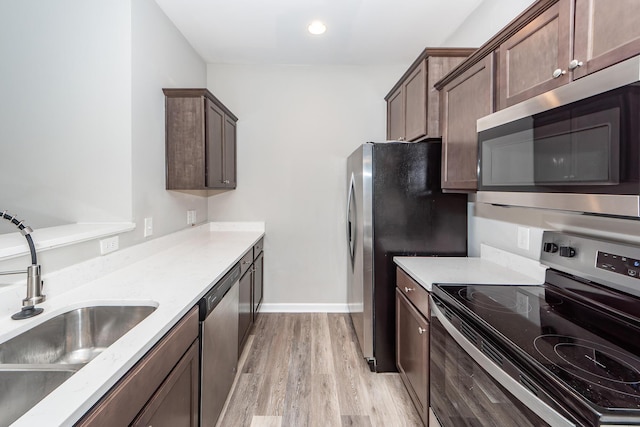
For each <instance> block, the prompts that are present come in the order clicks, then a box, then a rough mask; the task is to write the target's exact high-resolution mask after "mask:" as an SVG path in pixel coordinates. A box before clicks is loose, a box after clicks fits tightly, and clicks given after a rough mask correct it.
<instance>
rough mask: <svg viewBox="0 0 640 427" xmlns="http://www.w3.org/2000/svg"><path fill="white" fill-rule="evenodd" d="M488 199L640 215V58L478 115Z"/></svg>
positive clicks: (483, 197)
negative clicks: (517, 102)
mask: <svg viewBox="0 0 640 427" xmlns="http://www.w3.org/2000/svg"><path fill="white" fill-rule="evenodd" d="M478 149H479V153H478V194H477V197H476V200H477V201H478V202H483V203H493V204H500V205H512V206H526V207H535V208H548V209H560V210H568V211H578V212H588V213H595V214H603V215H613V216H625V217H640V57H635V58H631V59H629V60H627V61H624V62H622V63H620V64H617V65H615V66H612V67H609V68H607V69H604V70H602V71H599V72H597V73H594V74H592V75H589V76H586V77H583V78H581V79H578V80H576V81H574V82H571V83H569V84H567V85H564V86H561V87H559V88H557V89H554V90H552V91H550V92H547V93H544V94H542V95H539V96H537V97H535V98H532V99H530V100H526V101H524V102H522V103H520V104H516V105H514V106H511V107H509V108H506V109H504V110H501V111H498V112H496V113H493V114H491V115H489V116H486V117H483V118H481V119H480V120H478Z"/></svg>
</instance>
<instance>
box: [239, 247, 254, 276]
mask: <svg viewBox="0 0 640 427" xmlns="http://www.w3.org/2000/svg"><path fill="white" fill-rule="evenodd" d="M251 264H253V248H252V249H249V250H248V251H247V253H246V254H244V255H243V256H242V259H241V260H240V277H242V275H243V274H244V273H245V272H246V271H247V270H248V269H249V267H251Z"/></svg>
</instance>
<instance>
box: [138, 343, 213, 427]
mask: <svg viewBox="0 0 640 427" xmlns="http://www.w3.org/2000/svg"><path fill="white" fill-rule="evenodd" d="M199 372H200V371H199V356H198V340H196V341H195V342H194V343H193V345H192V346H191V347H190V348H189V350H187V352H186V353H185V355H184V356H183V357H182V359H181V360H180V362H179V363H178V364H177V365H176V367H175V368H174V369H173V371H171V374H170V375H169V376H168V377H167V379H166V380H165V381H164V383H163V384H162V386H160V388H159V389H158V391H156V393H155V394H154V395H153V397H152V398H151V400H149V402H148V403H147V404H146V406H145V407H144V409H143V410H142V411H141V412H140V415H138V417H137V418H136V420H135V421H134V422H133V424H132V425H133V426H134V427H143V426H153V427H197V426H198V397H199V394H198V379H199V375H198V374H199Z"/></svg>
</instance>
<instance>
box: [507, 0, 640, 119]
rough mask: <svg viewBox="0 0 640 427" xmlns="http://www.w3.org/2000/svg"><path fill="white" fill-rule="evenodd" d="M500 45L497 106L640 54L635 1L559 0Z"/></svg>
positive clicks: (638, 10) (638, 9) (638, 5)
mask: <svg viewBox="0 0 640 427" xmlns="http://www.w3.org/2000/svg"><path fill="white" fill-rule="evenodd" d="M538 3H540V4H544V3H552V4H551V5H550V6H549V7H548V8H547V9H546V10H544V12H542V13H541V14H540V15H539V16H537V17H535V19H533V20H532V21H530V22H528V23H527V24H526V26H524V27H523V28H522V29H520V30H519V31H518V32H516V33H515V34H514V35H512V36H511V37H510V38H508V39H507V40H506V41H505V42H504V43H502V44H501V45H500V48H499V99H498V101H499V102H498V107H499V109H502V108H506V107H509V106H511V105H514V104H517V103H518V102H520V101H524V100H525V99H529V98H532V97H534V96H536V95H539V94H541V93H544V92H547V91H548V90H551V89H554V88H556V87H559V86H561V85H564V84H567V83H569V82H571V81H572V80H575V79H577V78H580V77H583V76H585V75H587V74H590V73H593V72H595V71H598V70H601V69H603V68H606V67H608V66H610V65H613V64H616V63H618V62H620V61H623V60H625V59H627V58H631V57H632V56H635V55H638V54H640V27H639V26H638V25H637V17H638V16H639V15H640V2H638V1H637V0H616V1H610V0H558V1H557V2H549V1H546V0H545V1H542V0H541V1H539V2H538Z"/></svg>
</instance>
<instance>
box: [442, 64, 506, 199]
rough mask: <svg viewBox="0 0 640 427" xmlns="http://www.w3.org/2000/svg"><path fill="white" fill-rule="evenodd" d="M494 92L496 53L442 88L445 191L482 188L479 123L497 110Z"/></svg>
mask: <svg viewBox="0 0 640 427" xmlns="http://www.w3.org/2000/svg"><path fill="white" fill-rule="evenodd" d="M493 92H494V90H493V54H489V55H487V56H486V57H485V58H484V59H483V60H482V61H480V62H478V63H476V64H474V65H473V66H472V67H471V68H469V69H468V70H466V71H465V72H464V73H462V74H460V75H459V76H457V77H456V78H455V79H453V80H452V81H450V82H449V83H447V84H446V85H445V86H444V87H443V88H442V90H441V91H440V113H441V122H440V124H441V126H442V171H441V173H442V189H443V190H444V191H447V192H474V191H476V189H477V188H478V135H477V132H476V122H477V121H478V119H479V118H481V117H484V116H486V115H488V114H491V113H492V112H493V111H494V110H493V104H494V102H493Z"/></svg>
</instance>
